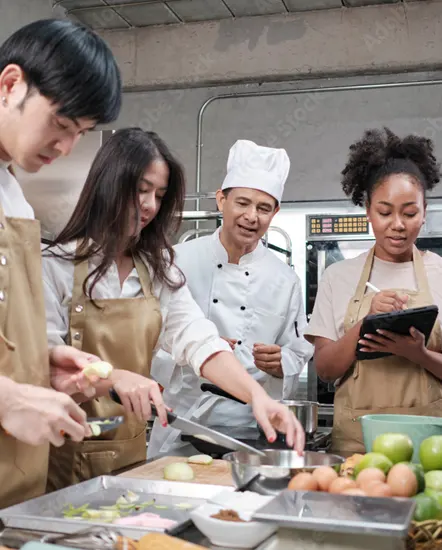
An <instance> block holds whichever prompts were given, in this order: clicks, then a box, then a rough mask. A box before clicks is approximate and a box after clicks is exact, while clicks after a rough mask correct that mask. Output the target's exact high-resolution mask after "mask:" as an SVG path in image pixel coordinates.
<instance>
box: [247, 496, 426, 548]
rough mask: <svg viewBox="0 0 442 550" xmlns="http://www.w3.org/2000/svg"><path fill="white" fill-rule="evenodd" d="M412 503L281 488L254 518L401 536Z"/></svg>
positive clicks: (301, 526)
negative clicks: (282, 489) (283, 489)
mask: <svg viewBox="0 0 442 550" xmlns="http://www.w3.org/2000/svg"><path fill="white" fill-rule="evenodd" d="M415 506H416V504H415V501H414V500H413V499H405V498H370V497H360V496H350V495H335V494H328V493H322V492H311V491H310V492H304V491H283V492H281V493H280V494H279V495H278V496H277V497H275V498H274V499H273V500H272V501H271V502H269V503H268V504H266V505H264V506H263V507H262V508H260V509H259V510H258V511H257V512H256V513H255V514H254V515H253V519H255V520H259V521H269V522H272V523H276V524H277V525H279V526H285V527H292V528H297V529H306V530H314V531H322V532H335V533H353V534H361V533H371V534H373V535H375V534H376V535H381V534H383V535H388V536H395V537H404V536H406V535H407V533H408V528H409V525H410V522H411V520H412V517H413V513H414V508H415Z"/></svg>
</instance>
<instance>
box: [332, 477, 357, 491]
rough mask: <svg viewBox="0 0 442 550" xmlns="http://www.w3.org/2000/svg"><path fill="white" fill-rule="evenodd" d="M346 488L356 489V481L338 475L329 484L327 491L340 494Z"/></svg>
mask: <svg viewBox="0 0 442 550" xmlns="http://www.w3.org/2000/svg"><path fill="white" fill-rule="evenodd" d="M347 489H357V485H356V482H355V481H353V480H352V479H350V478H348V477H338V479H335V481H333V482H332V484H331V485H330V487H329V489H328V492H329V493H332V494H341V493H343V492H344V491H346V490H347Z"/></svg>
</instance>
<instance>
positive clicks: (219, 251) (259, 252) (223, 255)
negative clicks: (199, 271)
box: [212, 227, 266, 265]
mask: <svg viewBox="0 0 442 550" xmlns="http://www.w3.org/2000/svg"><path fill="white" fill-rule="evenodd" d="M220 232H221V227H219V228H218V229H217V230H216V231H215V233H213V235H212V240H213V244H214V251H215V256H216V259H217V261H219V262H221V263H223V264H228V263H229V256H228V254H227V250H226V249H225V248H224V246H223V244H222V243H221V240H220V238H219V236H220ZM265 253H266V247H265V246H264V245H263V244H262V241H259V243H258V246H257V247H256V248H255V250H253V251H252V252H250V253H249V254H244V256H241V258H240V260H239V265H244V264H250V263H252V262H255V261H257V260H259V259H261V258H262V257H264V255H265Z"/></svg>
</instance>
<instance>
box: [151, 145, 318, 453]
mask: <svg viewBox="0 0 442 550" xmlns="http://www.w3.org/2000/svg"><path fill="white" fill-rule="evenodd" d="M289 169H290V160H289V158H288V156H287V153H286V151H285V150H284V149H273V148H269V147H261V146H258V145H256V144H255V143H253V142H251V141H247V140H239V141H237V142H236V143H235V145H234V146H233V147H232V148H231V149H230V153H229V159H228V163H227V175H226V177H225V180H224V182H223V185H222V188H221V189H220V190H219V191H218V192H217V204H218V208H219V210H220V211H221V212H222V213H223V226H222V227H221V228H220V229H218V230H217V231H216V232H215V233H214V234H213V235H211V236H208V237H200V238H198V239H195V240H193V241H190V242H186V243H182V244H179V245H177V246H176V247H175V251H176V263H177V265H178V266H179V267H180V269H181V270H182V271H183V273H184V275H185V276H186V280H187V284H188V286H189V288H190V290H191V292H192V295H193V297H194V299H195V300H196V302H197V303H198V305H199V306H200V308H201V309H202V310H203V312H204V314H205V315H206V316H207V317H208V318H209V319H210V320H211V321H213V322H214V323H215V324H216V326H217V328H218V330H219V332H220V334H221V335H222V336H223V337H224V338H225V339H227V341H228V342H229V343H230V345H231V346H232V348H233V349H234V352H235V354H236V356H237V358H238V359H239V361H240V362H241V363H242V364H243V365H244V366H245V367H246V368H247V370H248V372H249V373H250V374H251V375H252V376H253V377H254V378H255V379H256V380H257V381H258V382H259V383H260V384H262V386H263V387H264V388H265V389H266V391H267V392H268V393H269V394H270V395H271V396H272V397H273V398H275V399H293V397H294V395H295V392H296V388H297V385H298V380H299V374H300V373H301V371H302V369H303V367H304V366H305V364H306V363H307V362H308V360H309V359H310V357H311V356H312V353H313V348H312V346H311V345H310V344H309V343H308V342H307V341H306V340H305V339H304V337H303V333H304V329H305V328H306V324H307V323H306V317H305V313H304V308H303V300H302V293H301V284H300V280H299V278H298V276H297V275H296V273H295V272H294V271H293V269H291V268H290V267H289V266H288V265H286V264H285V263H283V262H282V261H281V260H280V259H279V258H277V256H275V254H273V252H271V251H269V250H268V249H267V248H266V247H265V246H264V245H263V244H262V242H261V239H262V237H263V236H264V234H265V233H266V232H267V230H268V228H269V226H270V223H271V221H272V219H273V217H274V216H275V214H276V213H277V212H278V211H279V204H280V202H281V199H282V194H283V189H284V184H285V182H286V180H287V176H288V173H289ZM152 376H153V378H155V379H156V380H157V381H158V382H159V383H160V384H161V385H162V386H164V388H165V392H164V399H165V402H166V403H168V405H169V406H171V407H172V409H173V410H174V412H175V413H177V414H179V415H183V416H186V417H188V418H191V419H193V420H195V421H198V422H201V423H202V424H204V425H207V426H209V427H212V428H214V429H217V428H220V429H222V430H223V431H230V432H231V433H232V434H234V435H236V436H238V437H239V436H240V434H241V430H242V429H243V428H245V429H246V428H252V427H255V426H256V421H255V420H254V418H253V415H252V411H251V408H250V407H249V406H248V405H242V404H240V403H238V402H235V401H232V400H230V399H226V398H224V397H220V396H215V395H213V394H210V393H207V392H206V393H203V392H202V391H201V389H200V386H201V384H202V383H203V382H204V380H203V379H201V378H198V377H197V376H196V375H195V374H194V372H193V371H191V369H183V368H181V367H179V366H178V365H175V363H174V362H173V360H172V358H171V357H170V356H169V355H167V354H166V353H164V352H161V353H160V354H158V356H157V358H156V359H155V361H154V362H153V368H152ZM226 428H227V430H226ZM229 428H231V430H229ZM172 451H173V453H174V454H175V453H177V452H178V453H179V454H184V455H187V454H189V453H194V452H195V449H194V448H193V447H192V446H191V445H189V444H186V443H183V442H182V441H181V439H180V432H179V431H178V430H176V429H173V428H171V427H169V428H168V429H167V430H165V429H163V428H161V427H160V426H159V424H158V423H157V422H156V423H155V424H154V428H153V432H152V435H151V438H150V442H149V447H148V457H149V458H150V457H153V456H156V455H158V454H166V453H169V454H170V453H171V452H172Z"/></svg>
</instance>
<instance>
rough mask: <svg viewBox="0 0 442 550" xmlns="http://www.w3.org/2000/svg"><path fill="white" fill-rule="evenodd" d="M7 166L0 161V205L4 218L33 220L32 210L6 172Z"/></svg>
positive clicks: (9, 173) (11, 177)
mask: <svg viewBox="0 0 442 550" xmlns="http://www.w3.org/2000/svg"><path fill="white" fill-rule="evenodd" d="M9 164H10V163H9V162H4V161H2V160H0V204H1V205H2V207H3V211H4V213H5V216H8V217H10V218H31V219H34V210H33V209H32V207H31V205H30V204H29V203H28V202H27V201H26V199H25V196H24V195H23V191H22V189H21V187H20V185H19V183H18V181H17V180H16V179H15V178H14V176H13V175H12V174H11V172H10V171H9V170H8V166H9Z"/></svg>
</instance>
